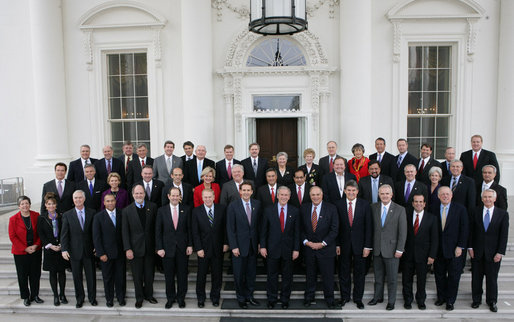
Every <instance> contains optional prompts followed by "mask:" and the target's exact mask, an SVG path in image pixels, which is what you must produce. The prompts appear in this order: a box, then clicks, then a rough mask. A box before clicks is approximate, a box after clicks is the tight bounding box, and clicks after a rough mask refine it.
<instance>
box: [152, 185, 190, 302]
mask: <svg viewBox="0 0 514 322" xmlns="http://www.w3.org/2000/svg"><path fill="white" fill-rule="evenodd" d="M180 197H181V196H180V189H178V188H171V189H170V192H169V194H168V198H169V201H170V203H169V205H166V206H162V207H161V208H159V210H158V211H157V218H156V219H155V250H156V252H157V255H159V256H160V257H161V258H162V264H163V267H164V277H165V279H166V298H167V302H166V305H165V308H166V309H169V308H171V306H172V305H173V302H175V300H176V301H177V302H178V306H179V307H180V308H185V307H186V302H185V301H184V300H185V297H186V293H187V263H188V260H189V255H191V254H192V253H193V240H192V237H191V210H190V208H189V207H188V206H185V205H181V204H180ZM175 276H177V289H176V291H175Z"/></svg>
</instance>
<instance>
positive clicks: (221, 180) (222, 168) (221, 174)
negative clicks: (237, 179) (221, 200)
mask: <svg viewBox="0 0 514 322" xmlns="http://www.w3.org/2000/svg"><path fill="white" fill-rule="evenodd" d="M234 164H241V161H239V160H236V159H232V163H231V164H230V166H231V168H233V167H234ZM230 180H232V178H229V177H228V172H227V165H226V163H225V159H223V160H220V161H218V162H216V183H217V184H219V185H220V188H221V187H223V185H224V184H225V183H226V182H229V181H230Z"/></svg>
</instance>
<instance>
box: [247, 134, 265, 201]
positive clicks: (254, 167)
mask: <svg viewBox="0 0 514 322" xmlns="http://www.w3.org/2000/svg"><path fill="white" fill-rule="evenodd" d="M249 151H250V156H249V157H248V158H246V159H244V160H242V161H241V165H242V166H243V167H244V170H245V171H244V178H245V180H252V181H253V183H254V189H255V191H257V189H258V188H259V187H260V186H262V185H265V184H266V170H267V169H268V160H267V159H265V158H261V157H259V152H260V151H261V147H260V145H259V144H258V143H252V144H250V147H249Z"/></svg>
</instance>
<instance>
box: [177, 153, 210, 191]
mask: <svg viewBox="0 0 514 322" xmlns="http://www.w3.org/2000/svg"><path fill="white" fill-rule="evenodd" d="M196 162H197V159H196V158H194V159H193V160H189V161H187V162H186V164H185V165H184V180H183V181H185V182H187V183H189V184H191V185H192V186H193V187H196V186H197V185H199V184H200V180H198V168H197V164H196ZM207 167H211V168H213V169H216V164H215V163H214V161H212V160H211V159H207V158H204V159H203V163H202V170H203V169H205V168H207Z"/></svg>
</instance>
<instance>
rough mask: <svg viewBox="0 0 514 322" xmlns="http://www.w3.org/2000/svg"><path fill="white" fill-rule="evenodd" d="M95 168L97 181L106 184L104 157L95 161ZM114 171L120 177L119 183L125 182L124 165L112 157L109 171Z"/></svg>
mask: <svg viewBox="0 0 514 322" xmlns="http://www.w3.org/2000/svg"><path fill="white" fill-rule="evenodd" d="M95 168H96V179H97V180H98V181H101V182H103V183H105V184H107V177H108V176H109V174H108V173H107V167H106V166H105V158H102V159H100V160H98V161H96V162H95ZM112 172H116V173H117V174H119V175H120V177H121V183H120V184H122V185H124V184H125V182H126V178H125V166H124V165H123V161H120V159H117V158H112V159H111V173H112Z"/></svg>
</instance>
